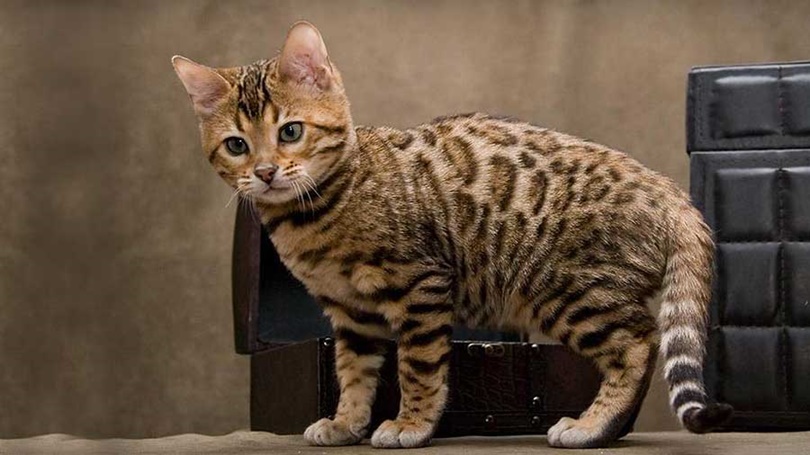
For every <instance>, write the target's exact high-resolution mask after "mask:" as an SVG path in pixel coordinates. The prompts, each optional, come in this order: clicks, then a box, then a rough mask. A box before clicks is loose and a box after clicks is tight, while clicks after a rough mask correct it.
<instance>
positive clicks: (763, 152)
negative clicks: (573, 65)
mask: <svg viewBox="0 0 810 455" xmlns="http://www.w3.org/2000/svg"><path fill="white" fill-rule="evenodd" d="M687 147H688V151H689V153H690V157H691V185H690V186H691V194H692V199H693V201H694V203H695V205H696V206H697V207H698V208H699V209H700V210H701V211H702V212H703V214H704V217H705V219H706V221H707V223H708V224H709V225H710V227H711V228H712V230H713V231H714V233H715V237H716V241H717V279H716V280H715V286H714V290H713V299H712V305H711V330H710V336H709V346H708V356H707V359H706V369H705V380H706V385H707V389H708V392H709V394H710V396H711V397H712V398H713V399H714V400H716V401H719V402H726V403H729V404H731V405H733V406H734V408H735V413H734V416H733V418H732V419H731V421H730V422H729V423H728V424H727V425H726V426H725V429H727V430H735V431H750V430H802V429H804V430H806V429H810V305H808V301H810V64H807V63H791V64H766V65H756V66H734V67H708V68H696V69H694V70H693V71H692V72H691V73H690V75H689V98H688V108H687Z"/></svg>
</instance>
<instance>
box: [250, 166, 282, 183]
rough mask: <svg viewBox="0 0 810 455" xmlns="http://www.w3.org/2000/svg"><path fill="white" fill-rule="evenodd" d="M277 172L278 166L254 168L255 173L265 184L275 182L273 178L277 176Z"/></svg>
mask: <svg viewBox="0 0 810 455" xmlns="http://www.w3.org/2000/svg"><path fill="white" fill-rule="evenodd" d="M277 170H278V166H276V165H275V164H257V165H256V167H255V168H253V173H254V174H255V175H256V177H259V178H260V179H261V180H262V181H263V182H264V183H270V182H272V181H273V176H274V175H276V171H277Z"/></svg>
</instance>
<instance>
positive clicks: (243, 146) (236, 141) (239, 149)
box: [225, 137, 250, 155]
mask: <svg viewBox="0 0 810 455" xmlns="http://www.w3.org/2000/svg"><path fill="white" fill-rule="evenodd" d="M225 147H226V148H227V149H228V152H229V153H230V154H231V155H244V154H245V153H247V152H249V151H250V147H248V145H247V142H245V140H244V139H242V138H241V137H229V138H228V139H225Z"/></svg>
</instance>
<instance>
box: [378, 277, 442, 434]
mask: <svg viewBox="0 0 810 455" xmlns="http://www.w3.org/2000/svg"><path fill="white" fill-rule="evenodd" d="M404 301H406V302H408V303H407V304H405V305H403V306H402V307H399V308H397V307H396V304H393V308H392V309H391V310H390V312H391V313H392V314H391V315H389V314H387V315H386V316H387V317H388V318H389V319H391V320H396V319H400V320H401V324H398V326H399V327H398V334H399V337H398V340H397V358H398V374H399V385H400V391H401V394H402V398H401V400H400V404H399V414H398V415H397V418H396V419H395V420H386V421H385V422H383V423H382V424H381V425H380V427H379V428H377V430H376V431H375V432H374V434H373V435H372V437H371V445H373V446H374V447H383V448H398V447H422V446H425V445H428V444H429V443H430V439H431V437H432V436H433V433H434V431H435V430H436V425H437V424H438V422H439V418H440V417H441V415H442V411H443V410H444V405H445V402H446V400H447V393H448V387H447V378H448V371H449V360H450V336H451V334H452V327H453V326H452V321H453V307H452V304H451V301H450V290H449V286H448V285H447V284H446V282H443V281H440V282H438V283H430V282H428V283H425V284H424V285H423V286H419V287H417V288H416V289H415V290H414V291H413V292H412V293H411V295H410V296H409V297H408V298H406V299H404ZM397 313H401V315H398V316H397V315H396V314H397Z"/></svg>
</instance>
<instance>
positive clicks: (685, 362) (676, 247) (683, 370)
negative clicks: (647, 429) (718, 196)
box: [658, 206, 732, 433]
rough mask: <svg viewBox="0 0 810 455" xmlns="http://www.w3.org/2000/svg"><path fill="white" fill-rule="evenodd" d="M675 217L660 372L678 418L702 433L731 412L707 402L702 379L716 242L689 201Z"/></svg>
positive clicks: (662, 317) (664, 289)
mask: <svg viewBox="0 0 810 455" xmlns="http://www.w3.org/2000/svg"><path fill="white" fill-rule="evenodd" d="M674 218H675V220H674V226H673V228H674V232H673V235H672V236H671V238H672V239H673V240H672V244H671V248H670V251H669V260H668V261H667V266H666V274H665V276H664V282H663V286H662V291H661V312H660V314H659V316H658V325H659V328H660V331H661V352H662V354H663V357H664V361H665V363H664V376H665V378H666V380H667V383H668V384H669V404H670V406H671V407H672V410H673V411H674V412H675V413H676V414H677V415H678V420H680V422H681V424H682V425H683V426H684V427H685V428H686V429H687V430H689V431H691V432H693V433H706V432H708V431H711V430H712V429H713V428H715V427H717V426H719V425H721V424H723V423H724V422H725V421H726V420H728V419H729V417H731V413H732V407H731V406H729V405H727V404H708V403H707V397H706V391H705V388H704V384H703V356H704V353H705V347H706V339H707V334H706V330H707V321H708V305H709V301H710V299H711V284H712V273H713V272H712V261H713V256H714V244H713V242H712V237H711V233H710V231H709V228H708V227H707V226H706V224H705V223H704V222H703V219H702V217H701V215H700V213H699V212H698V211H697V210H695V209H694V208H693V207H691V206H689V207H683V208H682V210H680V211H679V213H676V214H675V217H674Z"/></svg>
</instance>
